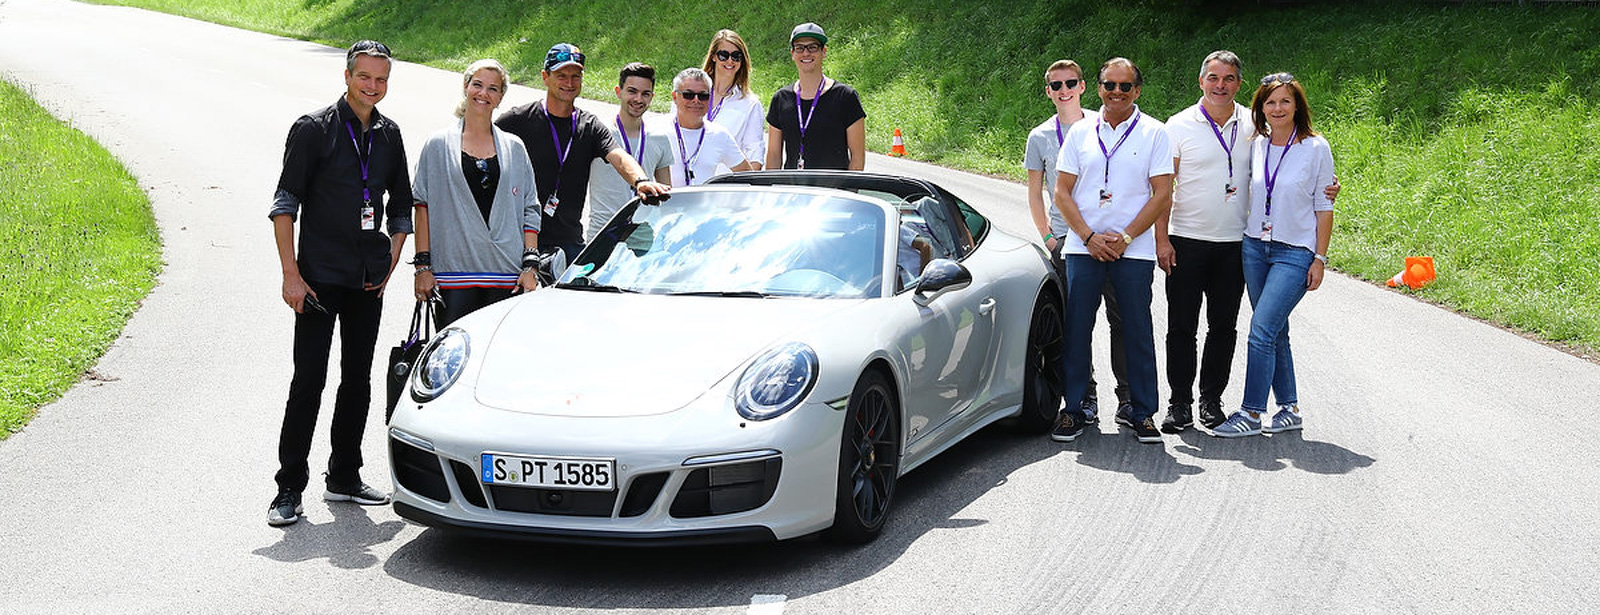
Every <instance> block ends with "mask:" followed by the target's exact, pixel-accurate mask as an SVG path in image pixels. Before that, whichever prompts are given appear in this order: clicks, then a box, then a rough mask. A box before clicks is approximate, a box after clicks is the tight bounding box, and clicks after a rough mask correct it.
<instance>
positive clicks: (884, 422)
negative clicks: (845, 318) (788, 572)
mask: <svg viewBox="0 0 1600 615" xmlns="http://www.w3.org/2000/svg"><path fill="white" fill-rule="evenodd" d="M899 478H900V405H899V403H898V402H897V401H896V399H895V392H894V387H893V386H891V385H890V384H889V380H888V379H887V378H885V377H884V375H883V374H882V373H881V372H878V371H876V370H871V371H868V372H866V373H864V374H862V375H861V379H860V380H858V381H857V382H856V387H855V390H854V391H851V393H850V406H849V408H848V409H846V411H845V419H844V432H843V434H842V436H841V437H840V443H839V479H838V489H837V495H836V496H835V499H834V513H833V527H832V528H830V529H829V530H828V534H829V538H831V539H833V540H834V541H836V542H841V543H847V544H864V543H867V542H871V541H872V539H874V538H877V537H878V534H879V533H880V532H881V531H882V530H883V526H884V522H885V521H886V520H887V519H888V518H889V505H890V503H891V502H892V501H893V500H894V487H895V482H896V481H897V480H899Z"/></svg>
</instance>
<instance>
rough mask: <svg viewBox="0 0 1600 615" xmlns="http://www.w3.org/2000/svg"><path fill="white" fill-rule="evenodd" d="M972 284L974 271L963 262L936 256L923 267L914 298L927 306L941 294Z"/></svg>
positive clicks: (919, 303) (918, 303) (918, 302)
mask: <svg viewBox="0 0 1600 615" xmlns="http://www.w3.org/2000/svg"><path fill="white" fill-rule="evenodd" d="M971 285H972V272H971V271H967V268H966V267H963V266H962V265H961V263H958V262H955V261H953V260H950V259H948V258H936V259H933V261H932V262H929V263H928V266H927V267H924V268H923V269H922V279H921V280H919V281H917V290H916V292H915V293H913V294H912V298H913V299H914V300H915V301H916V302H917V305H923V306H925V305H928V304H930V303H933V302H934V300H936V299H938V298H939V296H940V295H943V294H945V293H947V292H950V291H953V290H961V289H963V288H966V287H968V286H971Z"/></svg>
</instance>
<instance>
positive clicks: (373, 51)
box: [345, 41, 394, 58]
mask: <svg viewBox="0 0 1600 615" xmlns="http://www.w3.org/2000/svg"><path fill="white" fill-rule="evenodd" d="M361 54H367V55H376V56H379V57H385V58H392V57H394V54H392V53H389V46H388V45H385V44H383V43H380V42H378V41H359V42H357V43H356V44H354V45H351V46H350V50H349V51H346V52H345V56H346V57H347V58H354V57H356V56H357V55H361Z"/></svg>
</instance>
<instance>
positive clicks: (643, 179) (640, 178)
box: [628, 175, 650, 190]
mask: <svg viewBox="0 0 1600 615" xmlns="http://www.w3.org/2000/svg"><path fill="white" fill-rule="evenodd" d="M647 181H650V178H648V177H645V176H643V175H640V176H638V177H635V178H633V183H631V184H628V187H630V188H633V189H634V190H638V189H639V183H640V182H647Z"/></svg>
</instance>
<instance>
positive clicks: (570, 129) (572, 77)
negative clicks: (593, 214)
mask: <svg viewBox="0 0 1600 615" xmlns="http://www.w3.org/2000/svg"><path fill="white" fill-rule="evenodd" d="M583 59H584V58H583V53H582V52H580V51H579V50H578V48H577V47H574V46H572V45H569V44H566V43H559V44H557V45H556V46H554V47H551V48H550V52H549V53H547V54H545V56H544V70H543V71H541V72H540V73H539V74H540V76H541V77H542V78H543V79H544V87H545V99H544V102H542V103H528V104H526V105H521V106H518V107H513V108H512V109H511V110H510V111H507V112H505V113H503V114H501V115H500V119H498V120H495V125H496V126H499V127H500V129H501V130H504V131H506V132H509V133H511V134H514V135H517V137H518V138H521V139H522V143H523V144H524V145H526V146H527V147H528V158H529V162H531V163H532V165H533V176H534V183H535V184H537V185H538V188H539V201H540V202H542V203H544V219H543V221H541V223H540V229H539V245H540V246H541V247H544V248H551V247H557V248H560V249H561V251H562V253H564V254H565V255H566V257H567V262H572V259H573V258H576V257H577V256H578V251H579V250H582V249H583V222H582V220H583V204H584V201H585V200H586V199H587V198H588V195H589V167H590V164H589V163H590V161H592V160H594V159H596V158H604V159H605V161H606V162H608V163H611V167H612V168H614V169H616V170H617V174H618V175H621V176H622V179H623V180H624V181H626V182H628V184H629V185H630V186H633V189H634V190H636V191H638V193H639V196H640V197H641V198H654V197H656V196H658V195H660V194H664V193H666V192H667V190H669V188H668V187H667V185H665V184H661V183H657V182H656V181H655V180H654V179H651V177H650V175H648V174H646V173H645V172H644V169H642V168H640V167H639V162H638V161H637V160H634V158H633V156H630V155H628V152H626V151H624V150H623V149H622V146H620V145H618V144H617V142H616V140H615V139H613V138H612V137H611V131H610V130H609V129H607V128H606V125H605V124H602V123H601V122H600V120H599V119H598V118H596V117H595V115H594V114H593V113H589V112H588V111H584V110H582V109H579V108H577V107H576V106H575V104H576V102H577V100H578V96H579V95H580V94H582V93H583Z"/></svg>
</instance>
